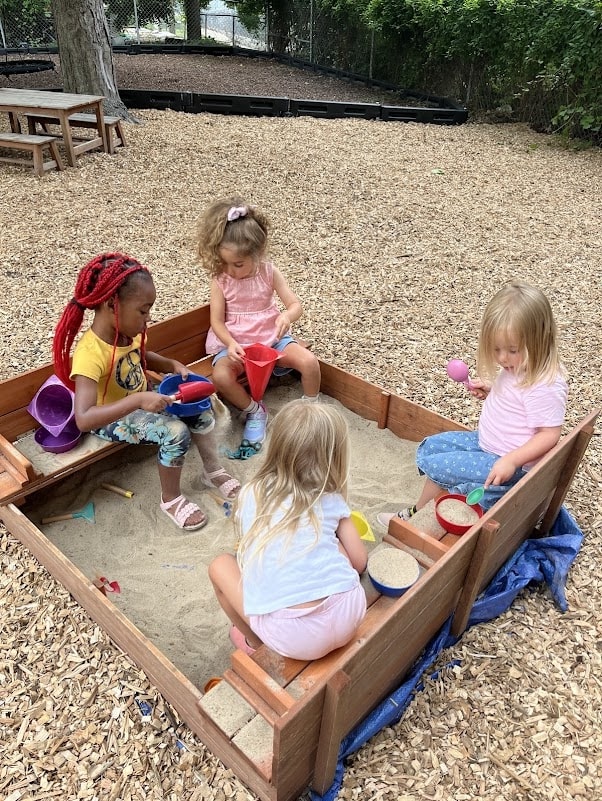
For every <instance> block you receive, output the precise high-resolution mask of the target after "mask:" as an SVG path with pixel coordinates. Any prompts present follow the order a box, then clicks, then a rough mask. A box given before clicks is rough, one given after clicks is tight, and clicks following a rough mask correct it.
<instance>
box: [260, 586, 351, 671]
mask: <svg viewBox="0 0 602 801" xmlns="http://www.w3.org/2000/svg"><path fill="white" fill-rule="evenodd" d="M365 614H366V594H365V592H364V588H363V587H362V585H361V584H360V583H359V582H358V584H357V585H356V586H355V587H354V588H353V589H352V590H348V591H347V592H339V593H336V595H331V596H330V597H328V598H326V599H325V600H324V601H322V603H319V604H317V606H310V607H305V608H302V609H291V608H287V609H278V610H277V611H276V612H268V613H267V614H265V615H249V625H250V626H251V628H252V629H253V631H254V632H255V634H257V636H258V637H260V638H261V640H262V642H264V643H265V644H266V645H267V646H268V648H271V649H272V651H276V653H277V654H280V655H281V656H288V657H290V658H291V659H303V660H309V659H320V657H322V656H324V655H325V654H328V653H330V651H334V649H335V648H340V647H341V646H342V645H346V644H347V643H348V642H349V640H351V638H352V637H353V635H354V634H355V632H356V630H357V627H358V626H359V624H360V623H361V621H362V620H363V618H364V615H365Z"/></svg>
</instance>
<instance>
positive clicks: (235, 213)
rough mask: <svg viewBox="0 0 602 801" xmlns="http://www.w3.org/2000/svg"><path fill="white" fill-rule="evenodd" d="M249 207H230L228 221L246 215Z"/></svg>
mask: <svg viewBox="0 0 602 801" xmlns="http://www.w3.org/2000/svg"><path fill="white" fill-rule="evenodd" d="M248 213H249V209H248V208H247V207H246V206H232V208H230V209H228V222H233V221H234V220H238V219H239V218H240V217H246V216H247V214H248Z"/></svg>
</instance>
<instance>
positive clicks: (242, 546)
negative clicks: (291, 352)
mask: <svg viewBox="0 0 602 801" xmlns="http://www.w3.org/2000/svg"><path fill="white" fill-rule="evenodd" d="M348 480H349V429H348V426H347V421H346V420H345V418H344V417H343V415H342V414H341V412H340V411H339V410H338V409H337V408H335V407H334V406H330V405H327V404H324V403H311V402H309V401H307V400H303V399H300V400H295V401H291V403H287V404H286V406H284V407H283V408H282V409H281V410H280V412H278V414H277V415H276V417H275V419H274V423H273V425H272V429H271V433H270V440H269V443H268V447H267V452H266V456H265V460H264V462H263V464H262V466H261V467H260V468H259V470H258V471H257V473H256V475H255V476H254V478H252V479H251V481H250V482H249V483H247V484H245V486H244V487H243V489H242V491H241V494H240V496H239V498H238V501H237V504H236V510H235V514H234V527H235V530H236V533H237V535H238V537H239V539H240V543H239V547H238V554H237V557H238V561H239V564H240V566H241V568H242V567H243V565H244V562H245V558H246V556H247V554H248V552H249V550H250V549H251V546H253V547H252V550H253V553H254V557H259V558H260V557H261V554H262V553H263V551H264V549H265V547H266V546H267V545H268V543H270V542H271V541H272V540H273V539H274V538H275V537H285V539H286V540H287V542H289V543H290V541H291V539H293V538H294V536H295V532H296V530H297V528H298V527H299V526H300V525H301V521H302V518H304V517H305V516H307V518H308V519H309V521H310V524H311V525H312V526H313V527H314V529H315V531H316V542H317V539H318V534H319V526H320V523H319V520H318V516H317V514H316V512H315V504H316V502H317V501H318V500H319V499H320V498H321V496H322V495H323V494H325V493H334V492H338V493H340V494H341V495H342V496H343V498H345V499H346V498H347V487H348ZM248 493H253V494H254V495H255V503H256V515H255V520H254V522H253V524H252V525H251V527H250V528H249V530H248V531H247V532H246V533H244V534H243V532H242V528H241V520H240V515H239V510H240V508H241V502H244V499H245V497H246V496H247V494H248ZM274 520H276V521H277V522H276V523H274Z"/></svg>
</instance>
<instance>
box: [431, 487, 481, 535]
mask: <svg viewBox="0 0 602 801" xmlns="http://www.w3.org/2000/svg"><path fill="white" fill-rule="evenodd" d="M450 499H451V500H454V501H462V502H463V503H465V504H466V506H467V507H468V508H469V509H474V511H475V512H476V513H477V515H478V516H479V517H483V509H482V507H480V506H479V505H478V504H475V505H474V506H468V504H467V503H466V495H454V494H453V493H451V494H448V495H440V496H439V498H437V500H436V501H435V516H436V518H437V521H438V523H439V525H440V526H441V527H442V528H444V529H445V530H446V531H447V532H449V533H450V534H457V535H458V536H460V535H462V534H466V532H467V531H468V529H470V528H472V527H473V526H474V524H475V523H476V520H475V521H474V523H469V524H468V525H466V524H461V523H452V522H451V520H447V519H446V518H445V517H443V515H442V514H441V512H440V511H439V504H440V503H441V502H442V501H447V500H450Z"/></svg>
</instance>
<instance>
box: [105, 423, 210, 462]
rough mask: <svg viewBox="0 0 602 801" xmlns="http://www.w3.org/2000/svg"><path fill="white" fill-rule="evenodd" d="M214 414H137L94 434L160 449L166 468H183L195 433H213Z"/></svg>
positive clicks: (159, 453)
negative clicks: (191, 415) (185, 415)
mask: <svg viewBox="0 0 602 801" xmlns="http://www.w3.org/2000/svg"><path fill="white" fill-rule="evenodd" d="M214 425H215V419H214V417H213V411H211V410H208V411H206V412H202V413H201V414H198V415H195V416H194V417H184V418H180V417H175V415H173V414H169V413H164V412H161V413H158V414H157V413H155V412H145V411H144V410H142V409H137V410H136V411H135V412H131V413H130V414H128V415H126V416H125V417H122V418H121V419H120V420H116V421H115V422H114V423H109V425H107V426H103V427H102V428H97V429H96V430H95V431H93V432H92V433H93V434H96V436H97V437H101V438H102V439H106V440H108V441H109V442H129V443H130V444H131V445H149V444H155V445H158V446H159V452H158V453H157V459H158V461H159V464H161V465H163V467H182V465H183V464H184V457H185V456H186V454H187V453H188V450H189V448H190V445H191V443H192V434H208V433H209V432H210V431H212V430H213V427H214Z"/></svg>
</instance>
